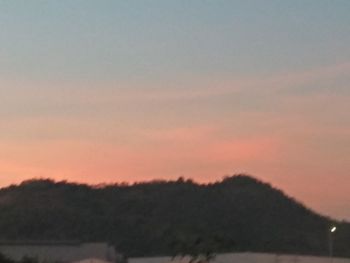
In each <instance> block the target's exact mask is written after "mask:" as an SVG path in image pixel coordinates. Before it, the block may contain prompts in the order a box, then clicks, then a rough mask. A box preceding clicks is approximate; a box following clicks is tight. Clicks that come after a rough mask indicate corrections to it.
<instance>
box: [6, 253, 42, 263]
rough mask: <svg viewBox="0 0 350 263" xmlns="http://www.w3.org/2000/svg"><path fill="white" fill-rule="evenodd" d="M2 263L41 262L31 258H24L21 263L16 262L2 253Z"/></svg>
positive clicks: (20, 262) (19, 262)
mask: <svg viewBox="0 0 350 263" xmlns="http://www.w3.org/2000/svg"><path fill="white" fill-rule="evenodd" d="M0 263H39V260H37V259H35V258H30V257H24V258H22V259H21V260H20V261H15V260H12V259H10V258H8V257H7V256H5V255H3V254H1V253H0Z"/></svg>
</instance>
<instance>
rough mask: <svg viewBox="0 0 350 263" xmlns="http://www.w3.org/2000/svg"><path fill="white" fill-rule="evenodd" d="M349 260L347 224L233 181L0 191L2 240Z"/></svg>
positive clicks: (31, 185)
mask: <svg viewBox="0 0 350 263" xmlns="http://www.w3.org/2000/svg"><path fill="white" fill-rule="evenodd" d="M333 223H335V224H337V226H338V231H337V233H336V234H335V235H334V254H335V255H337V256H347V257H350V246H349V244H350V224H348V223H346V222H335V221H332V220H331V219H329V218H326V217H323V216H321V215H319V214H317V213H315V212H313V211H311V210H309V209H308V208H306V207H305V206H303V205H302V204H300V203H298V202H296V201H295V200H294V199H292V198H289V197H287V196H286V195H284V194H283V192H281V191H279V190H277V189H275V188H273V187H271V186H270V185H269V184H266V183H263V182H260V181H258V180H256V179H254V178H252V177H249V176H245V175H238V176H232V177H227V178H225V179H223V180H222V181H220V182H216V183H212V184H205V185H204V184H197V183H194V182H193V181H191V180H184V179H182V178H179V179H178V180H177V181H152V182H147V183H137V184H133V185H107V186H100V187H96V186H95V187H92V186H88V185H83V184H73V183H67V182H54V181H51V180H30V181H25V182H23V183H22V184H20V185H13V186H10V187H7V188H3V189H1V190H0V239H1V240H81V241H108V242H110V243H112V244H114V245H115V246H116V248H117V249H118V250H119V251H121V252H123V253H125V254H126V255H128V256H153V255H173V254H178V253H186V254H187V253H190V254H191V253H197V252H203V251H205V252H208V253H210V252H216V253H218V252H233V251H255V252H278V253H299V254H312V255H327V254H328V240H329V239H328V238H329V236H328V235H329V233H328V230H329V227H330V225H331V224H333Z"/></svg>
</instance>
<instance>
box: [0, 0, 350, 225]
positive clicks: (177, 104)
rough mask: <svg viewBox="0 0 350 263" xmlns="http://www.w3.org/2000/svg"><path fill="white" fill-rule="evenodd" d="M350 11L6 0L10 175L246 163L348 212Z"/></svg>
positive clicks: (209, 168)
mask: <svg viewBox="0 0 350 263" xmlns="http://www.w3.org/2000/svg"><path fill="white" fill-rule="evenodd" d="M349 13H350V1H348V0H327V1H325V0H293V1H280V0H266V1H260V0H256V1H253V0H242V1H234V0H228V1H224V0H217V1H209V0H200V1H199V0H191V1H187V0H177V1H170V0H169V1H168V0H165V1H163V0H159V1H156V0H148V1H141V0H139V1H134V0H130V1H112V0H110V1H108V0H98V1H90V0H75V1H69V0H52V1H44V0H36V1H28V0H14V1H10V0H0V130H1V133H0V187H5V186H7V185H9V184H13V183H20V182H21V181H23V180H27V179H30V178H53V179H55V180H68V181H74V182H84V183H89V184H98V183H114V182H135V181H148V180H152V179H165V180H172V179H177V178H178V177H180V176H182V177H185V178H193V179H194V180H196V181H198V182H203V183H205V182H213V181H217V180H221V178H222V177H223V176H227V175H233V174H237V173H247V174H250V175H253V176H255V177H257V178H258V179H261V180H263V181H266V182H269V183H271V184H272V185H274V186H276V187H278V188H280V189H282V190H283V191H284V192H286V193H287V194H288V195H290V196H293V197H295V198H296V199H297V200H299V201H301V202H303V203H304V204H306V205H307V206H308V207H311V208H312V209H314V210H316V211H318V212H320V213H322V214H325V215H329V216H332V217H335V218H337V219H346V220H350V194H349V185H350V118H349V112H350V87H349V83H350V16H349Z"/></svg>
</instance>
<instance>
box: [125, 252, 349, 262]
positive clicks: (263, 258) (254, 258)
mask: <svg viewBox="0 0 350 263" xmlns="http://www.w3.org/2000/svg"><path fill="white" fill-rule="evenodd" d="M188 262H189V259H188V258H185V259H178V258H176V259H174V260H172V259H171V258H170V257H153V258H129V260H128V263H188ZM211 262H212V263H331V260H330V258H328V257H313V256H295V255H275V254H263V253H228V254H219V255H217V256H216V257H215V259H214V260H213V261H211ZM332 263H350V259H344V258H333V261H332Z"/></svg>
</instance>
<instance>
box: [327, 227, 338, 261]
mask: <svg viewBox="0 0 350 263" xmlns="http://www.w3.org/2000/svg"><path fill="white" fill-rule="evenodd" d="M335 231H337V227H336V226H332V227H331V228H330V229H329V258H330V262H331V263H332V262H333V233H335Z"/></svg>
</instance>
